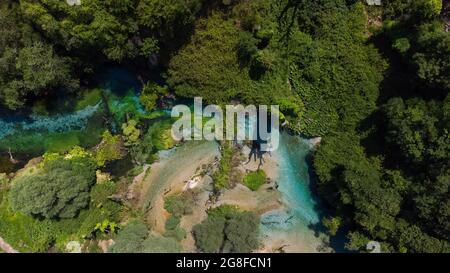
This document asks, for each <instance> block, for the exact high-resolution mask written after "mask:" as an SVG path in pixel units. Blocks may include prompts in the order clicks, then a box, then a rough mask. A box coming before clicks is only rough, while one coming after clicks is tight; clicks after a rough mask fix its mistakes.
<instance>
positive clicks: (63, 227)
mask: <svg viewBox="0 0 450 273" xmlns="http://www.w3.org/2000/svg"><path fill="white" fill-rule="evenodd" d="M115 191H116V187H115V185H114V184H113V183H112V182H110V183H105V184H101V185H94V186H93V187H92V190H91V198H90V199H91V201H90V204H89V208H88V209H85V210H81V211H80V213H79V214H78V215H77V216H76V217H75V218H70V219H59V220H52V219H38V218H35V217H32V216H29V215H25V214H23V213H21V212H16V211H14V210H12V209H11V207H10V204H9V198H8V195H6V193H5V197H4V198H3V199H2V201H1V203H0V234H1V236H2V237H3V238H5V240H7V241H8V243H10V244H11V245H12V246H13V247H14V248H15V249H17V250H19V251H20V252H46V251H47V250H48V249H49V248H50V247H52V246H53V247H55V248H56V250H57V251H65V247H66V244H67V242H69V241H72V240H74V239H75V240H81V239H84V238H86V237H90V236H91V232H92V231H93V229H94V227H95V226H96V224H97V223H99V222H101V221H103V220H104V219H110V220H111V221H119V217H120V212H121V206H120V205H118V204H117V203H114V202H112V201H109V200H108V197H109V196H110V195H112V194H113V193H115Z"/></svg>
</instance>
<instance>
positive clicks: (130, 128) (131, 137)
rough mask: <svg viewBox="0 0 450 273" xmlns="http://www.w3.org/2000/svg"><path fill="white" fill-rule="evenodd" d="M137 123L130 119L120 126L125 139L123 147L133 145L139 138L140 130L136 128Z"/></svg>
mask: <svg viewBox="0 0 450 273" xmlns="http://www.w3.org/2000/svg"><path fill="white" fill-rule="evenodd" d="M136 126H137V121H136V120H133V119H130V120H129V121H127V122H126V123H124V124H122V133H123V135H124V137H125V145H128V146H130V145H133V144H136V143H137V142H138V141H139V138H140V137H141V130H140V129H138V128H137V127H136Z"/></svg>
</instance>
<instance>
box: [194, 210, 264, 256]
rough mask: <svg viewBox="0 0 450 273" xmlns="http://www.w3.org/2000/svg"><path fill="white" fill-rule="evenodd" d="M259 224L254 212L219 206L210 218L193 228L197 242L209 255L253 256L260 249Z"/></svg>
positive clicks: (211, 212)
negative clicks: (248, 253) (243, 254)
mask: <svg viewBox="0 0 450 273" xmlns="http://www.w3.org/2000/svg"><path fill="white" fill-rule="evenodd" d="M259 223H260V221H259V217H258V216H257V215H256V214H255V213H253V212H241V211H239V210H237V208H235V207H231V206H226V205H224V206H219V207H217V208H214V209H212V210H210V211H208V218H206V219H205V220H204V221H203V222H202V223H200V224H198V225H196V226H194V228H193V233H194V238H195V242H196V245H197V247H198V248H199V249H200V250H201V251H203V252H206V253H217V252H233V253H244V252H251V251H252V250H254V249H256V248H258V246H259V240H258V236H259Z"/></svg>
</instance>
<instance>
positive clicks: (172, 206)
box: [164, 192, 194, 216]
mask: <svg viewBox="0 0 450 273" xmlns="http://www.w3.org/2000/svg"><path fill="white" fill-rule="evenodd" d="M193 206H194V198H193V193H190V192H184V193H182V194H179V195H172V196H169V197H167V198H166V200H165V203H164V208H165V209H166V210H167V211H168V212H170V213H172V214H173V215H174V216H182V215H186V214H191V213H192V207H193Z"/></svg>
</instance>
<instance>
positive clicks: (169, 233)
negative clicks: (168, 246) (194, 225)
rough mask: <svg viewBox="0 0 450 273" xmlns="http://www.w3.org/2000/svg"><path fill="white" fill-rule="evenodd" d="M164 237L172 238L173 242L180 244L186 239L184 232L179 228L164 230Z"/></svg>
mask: <svg viewBox="0 0 450 273" xmlns="http://www.w3.org/2000/svg"><path fill="white" fill-rule="evenodd" d="M164 236H166V237H171V238H174V239H175V240H177V241H178V242H180V241H182V240H184V239H185V238H186V231H185V230H184V229H182V228H180V227H177V228H175V229H171V230H166V233H164Z"/></svg>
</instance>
